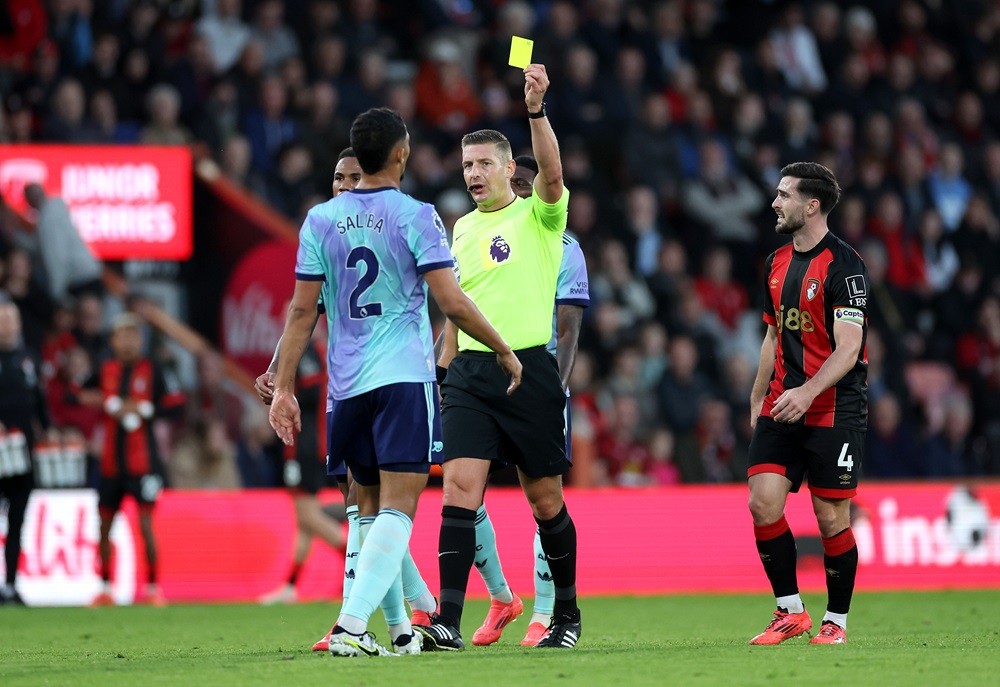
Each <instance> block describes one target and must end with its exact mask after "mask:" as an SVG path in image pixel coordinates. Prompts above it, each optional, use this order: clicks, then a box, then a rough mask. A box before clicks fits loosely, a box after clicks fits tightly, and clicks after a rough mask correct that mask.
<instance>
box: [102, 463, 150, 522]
mask: <svg viewBox="0 0 1000 687" xmlns="http://www.w3.org/2000/svg"><path fill="white" fill-rule="evenodd" d="M161 491H163V477H161V476H160V475H158V474H156V473H150V474H147V475H128V474H121V475H116V476H114V477H105V476H104V475H101V480H100V482H99V483H98V485H97V506H98V508H100V509H101V510H105V511H110V512H112V513H114V512H116V511H117V510H118V509H119V508H121V505H122V500H123V499H124V498H125V496H127V495H128V496H131V497H132V498H134V499H135V500H136V503H138V504H139V506H140V507H144V508H150V507H152V506H153V504H155V503H156V501H157V499H159V498H160V492H161Z"/></svg>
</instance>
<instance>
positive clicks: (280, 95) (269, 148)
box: [243, 74, 299, 174]
mask: <svg viewBox="0 0 1000 687" xmlns="http://www.w3.org/2000/svg"><path fill="white" fill-rule="evenodd" d="M287 108H288V94H287V93H285V85H284V84H283V83H282V81H281V79H280V78H279V77H278V76H276V75H273V74H270V75H267V76H265V77H264V78H263V80H262V81H261V83H260V99H259V102H258V105H257V107H255V108H253V109H252V110H251V111H250V112H249V113H248V114H247V116H246V119H245V120H244V122H243V130H244V131H245V132H246V136H247V138H248V139H249V140H250V149H251V151H253V167H254V169H256V170H257V171H258V172H261V173H262V174H267V173H269V172H271V171H272V170H273V169H274V165H275V157H276V155H277V154H278V151H279V150H281V148H282V146H284V145H285V144H288V143H292V142H294V141H295V140H296V139H297V138H298V135H299V127H298V125H297V124H296V123H295V120H293V119H292V118H291V117H290V116H289V115H288V112H287Z"/></svg>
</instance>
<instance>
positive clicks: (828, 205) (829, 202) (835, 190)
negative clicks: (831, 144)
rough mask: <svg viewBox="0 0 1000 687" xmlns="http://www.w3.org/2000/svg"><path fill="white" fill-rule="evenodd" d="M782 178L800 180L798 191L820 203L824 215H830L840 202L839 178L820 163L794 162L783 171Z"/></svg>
mask: <svg viewBox="0 0 1000 687" xmlns="http://www.w3.org/2000/svg"><path fill="white" fill-rule="evenodd" d="M781 176H783V177H795V178H796V179H798V180H799V186H798V191H799V193H800V194H801V195H802V196H804V197H806V198H815V199H816V200H818V201H819V211H820V213H821V214H823V215H828V214H830V210H833V208H835V207H836V206H837V203H838V202H840V184H838V183H837V176H836V175H835V174H834V173H833V172H832V171H830V169H829V168H828V167H824V166H823V165H821V164H819V163H818V162H793V163H792V164H790V165H785V166H784V167H782V169H781Z"/></svg>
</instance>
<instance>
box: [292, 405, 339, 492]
mask: <svg viewBox="0 0 1000 687" xmlns="http://www.w3.org/2000/svg"><path fill="white" fill-rule="evenodd" d="M308 417H309V418H310V419H309V420H307V419H306V417H305V416H304V417H303V418H302V431H301V432H299V436H298V440H297V441H296V442H295V457H294V458H288V459H286V460H285V465H284V468H283V469H282V473H281V479H282V481H283V482H284V483H285V486H286V487H288V488H289V489H292V490H295V491H301V492H305V493H306V494H312V495H313V496H315V495H316V494H318V493H319V490H320V489H322V488H323V487H327V486H330V487H336V486H337V479H336V478H335V477H332V476H331V477H327V474H326V461H325V460H320V457H319V455H320V454H319V432H318V428H317V426H316V424H317V423H316V421H315V420H313V419H312V418H314V417H315V413H310V414H308ZM324 448H325V446H324Z"/></svg>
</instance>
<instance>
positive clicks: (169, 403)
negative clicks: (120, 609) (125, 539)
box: [92, 313, 184, 606]
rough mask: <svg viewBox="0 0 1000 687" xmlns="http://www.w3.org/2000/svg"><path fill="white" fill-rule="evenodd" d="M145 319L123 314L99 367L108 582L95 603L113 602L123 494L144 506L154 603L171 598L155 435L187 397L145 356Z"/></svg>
mask: <svg viewBox="0 0 1000 687" xmlns="http://www.w3.org/2000/svg"><path fill="white" fill-rule="evenodd" d="M139 326H140V320H139V318H138V317H137V316H136V315H133V314H131V313H123V314H121V315H119V316H118V317H117V318H115V321H114V322H113V323H112V332H111V352H112V354H113V357H112V358H111V359H110V360H107V361H106V362H105V363H104V364H103V365H102V366H101V369H100V373H99V380H98V381H99V383H100V389H101V395H102V398H103V407H104V450H103V451H102V453H101V466H100V483H99V486H98V489H97V491H98V510H99V512H100V516H101V540H100V556H101V577H102V579H103V580H104V586H103V589H102V591H101V593H100V594H99V595H98V596H97V597H96V598H95V599H94V601H93V602H92V605H94V606H110V605H112V604H113V603H114V600H113V599H112V598H111V524H112V523H113V522H114V517H115V513H117V512H118V509H119V508H120V507H121V503H122V499H124V497H125V496H127V495H128V496H131V497H132V498H134V499H135V500H136V503H137V504H138V505H139V527H140V529H141V530H142V538H143V541H144V542H145V544H146V574H147V583H146V590H145V596H146V600H147V601H148V602H149V603H152V604H154V605H163V604H165V603H166V600H165V598H164V596H163V592H162V591H161V590H160V586H159V581H158V579H157V557H156V540H155V537H154V534H153V508H154V506H155V505H156V501H157V499H158V498H159V495H160V491H161V490H162V489H163V464H162V462H161V461H160V456H159V452H158V451H157V448H156V439H155V437H154V436H153V419H154V418H155V417H156V416H158V415H169V414H173V413H175V412H179V411H180V409H181V406H182V404H183V403H184V396H183V395H182V394H181V393H179V392H177V391H170V390H169V389H167V385H166V382H165V381H164V378H163V375H162V374H161V373H160V370H159V368H158V367H157V366H156V365H155V363H153V361H152V360H150V359H149V358H146V357H143V355H142V334H141V333H140V331H139Z"/></svg>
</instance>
